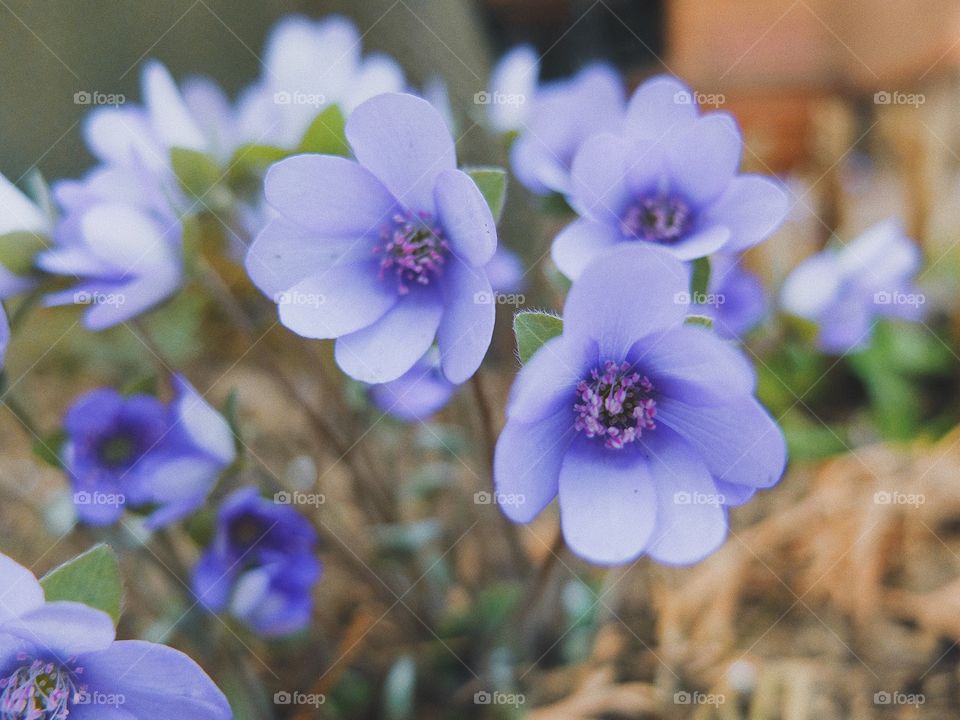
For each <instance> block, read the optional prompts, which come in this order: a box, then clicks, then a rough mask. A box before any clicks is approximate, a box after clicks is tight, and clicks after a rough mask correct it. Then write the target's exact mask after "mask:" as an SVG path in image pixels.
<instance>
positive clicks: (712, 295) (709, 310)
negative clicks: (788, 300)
mask: <svg viewBox="0 0 960 720" xmlns="http://www.w3.org/2000/svg"><path fill="white" fill-rule="evenodd" d="M694 302H695V303H699V304H695V305H694V306H693V307H691V308H690V312H692V313H696V314H699V315H706V316H707V317H709V318H711V319H712V320H713V328H714V330H716V332H717V334H718V335H720V336H721V337H724V338H727V339H729V340H735V339H737V338H740V337H743V336H744V335H746V334H747V333H748V332H750V331H751V330H753V328H755V327H756V326H757V325H759V324H760V322H761V321H762V320H763V317H764V315H766V312H767V298H766V293H765V291H764V289H763V283H761V282H760V278H759V277H757V276H756V275H755V274H754V273H752V272H750V271H749V270H747V269H746V268H745V267H744V266H743V263H742V262H741V261H740V259H739V258H736V257H732V256H729V255H714V256H713V257H712V258H710V283H709V286H708V288H707V294H706V297H705V298H694Z"/></svg>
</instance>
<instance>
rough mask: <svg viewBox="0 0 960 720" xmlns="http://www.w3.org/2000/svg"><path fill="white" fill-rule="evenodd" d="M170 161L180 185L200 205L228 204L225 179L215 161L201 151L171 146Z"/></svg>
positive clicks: (215, 205)
mask: <svg viewBox="0 0 960 720" xmlns="http://www.w3.org/2000/svg"><path fill="white" fill-rule="evenodd" d="M170 163H171V166H172V167H173V173H174V175H176V177H177V181H178V182H179V183H180V187H181V188H183V191H184V192H186V193H187V194H188V195H190V196H191V197H193V198H195V199H196V200H197V201H198V202H200V203H201V204H202V205H205V206H210V207H221V206H227V205H229V195H226V196H225V195H224V193H225V192H227V191H226V188H225V187H224V186H223V181H224V180H225V179H226V178H225V176H224V173H223V172H222V171H221V170H220V166H219V165H218V164H217V162H216V161H215V160H214V159H213V158H211V157H210V156H209V155H206V154H205V153H202V152H197V151H196V150H188V149H186V148H173V149H172V150H171V151H170Z"/></svg>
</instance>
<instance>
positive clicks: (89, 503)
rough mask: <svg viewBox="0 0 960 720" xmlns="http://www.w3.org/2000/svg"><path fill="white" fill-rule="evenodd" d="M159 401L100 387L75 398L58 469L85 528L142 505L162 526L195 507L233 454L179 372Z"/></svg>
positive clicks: (221, 427) (226, 430)
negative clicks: (168, 397) (170, 392)
mask: <svg viewBox="0 0 960 720" xmlns="http://www.w3.org/2000/svg"><path fill="white" fill-rule="evenodd" d="M173 382H174V385H175V388H176V396H175V398H174V400H173V401H172V402H171V403H170V404H169V405H167V404H164V403H162V402H160V401H159V400H157V399H156V398H154V397H151V396H149V395H131V396H128V397H125V396H123V395H120V394H119V393H117V392H116V391H114V390H111V389H108V388H102V389H98V390H93V391H91V392H88V393H86V394H84V395H83V396H81V397H80V398H78V399H77V400H76V401H75V402H74V403H73V405H72V406H71V408H70V410H69V411H68V412H67V414H66V416H65V418H64V430H65V431H66V434H67V440H66V442H65V444H64V447H63V462H64V469H65V470H66V472H67V474H68V475H69V476H70V481H71V484H72V486H73V491H74V494H73V500H74V507H75V508H76V511H77V515H78V516H79V517H80V519H81V520H82V521H83V522H85V523H88V524H90V525H109V524H112V523H115V522H117V520H119V518H120V516H121V515H122V514H123V512H124V509H125V508H130V509H140V510H148V511H149V512H150V515H149V517H148V518H147V526H148V527H151V528H157V527H163V526H165V525H169V524H170V523H172V522H174V521H175V520H178V519H180V518H182V517H184V516H186V515H189V514H190V513H191V512H193V511H194V510H196V509H197V508H198V507H199V506H200V505H202V504H203V501H204V500H205V499H206V497H207V495H208V494H209V492H210V491H211V490H212V489H213V486H214V485H215V484H216V481H217V478H218V477H219V476H220V473H221V472H222V471H223V470H224V469H225V468H226V467H227V466H229V465H230V464H231V463H232V462H233V461H234V459H235V457H236V450H235V446H234V441H233V434H232V432H231V431H230V427H229V426H228V424H227V422H226V420H224V419H223V417H222V416H221V415H220V414H219V413H217V411H216V410H214V409H213V408H212V407H211V406H210V405H209V404H208V403H207V402H206V401H205V400H204V399H203V398H202V397H201V396H200V395H199V394H198V393H197V391H196V390H195V389H194V388H193V387H192V386H191V385H190V384H189V383H188V382H187V381H186V380H185V379H184V378H182V377H180V376H174V378H173Z"/></svg>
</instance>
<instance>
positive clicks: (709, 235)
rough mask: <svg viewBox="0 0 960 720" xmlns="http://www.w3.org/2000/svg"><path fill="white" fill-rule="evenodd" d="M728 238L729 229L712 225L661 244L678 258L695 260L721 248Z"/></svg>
mask: <svg viewBox="0 0 960 720" xmlns="http://www.w3.org/2000/svg"><path fill="white" fill-rule="evenodd" d="M729 239H730V229H729V228H726V227H724V226H722V225H714V226H713V227H708V228H706V229H704V230H701V231H699V232H697V233H694V234H693V235H690V236H689V237H685V238H683V239H682V240H680V241H678V242H675V243H673V244H672V245H663V246H662V247H663V249H664V250H666V251H667V252H668V253H670V254H671V255H673V256H674V257H675V258H677V259H678V260H696V259H698V258H702V257H707V255H710V254H712V253H715V252H716V251H717V250H719V249H720V248H722V247H723V246H724V244H726V242H727V241H728V240H729Z"/></svg>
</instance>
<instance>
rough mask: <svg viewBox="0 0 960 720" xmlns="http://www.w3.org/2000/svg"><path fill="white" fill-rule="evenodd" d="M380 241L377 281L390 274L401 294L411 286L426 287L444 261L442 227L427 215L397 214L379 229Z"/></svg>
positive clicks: (407, 212) (445, 252)
mask: <svg viewBox="0 0 960 720" xmlns="http://www.w3.org/2000/svg"><path fill="white" fill-rule="evenodd" d="M380 239H381V243H380V244H379V245H378V246H377V247H376V248H375V250H374V252H376V253H377V254H378V255H382V256H383V259H382V260H381V261H380V278H381V279H383V278H384V277H385V276H386V275H387V273H393V274H394V275H395V276H396V278H397V286H398V289H399V291H400V294H401V295H406V294H407V293H408V292H410V286H411V285H413V284H416V285H429V284H430V280H431V279H432V278H434V277H436V276H437V275H439V274H440V272H441V270H442V268H443V264H444V263H445V262H446V260H447V252H448V249H449V248H448V245H447V241H446V239H445V238H444V235H443V228H441V227H440V225H439V224H437V223H436V222H435V221H434V219H433V216H432V215H430V213H424V212H422V213H416V214H415V213H413V212H410V211H409V210H407V211H405V212H403V213H397V214H396V215H394V216H393V218H392V219H391V220H390V222H388V223H386V224H384V226H383V227H382V228H381V229H380Z"/></svg>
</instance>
